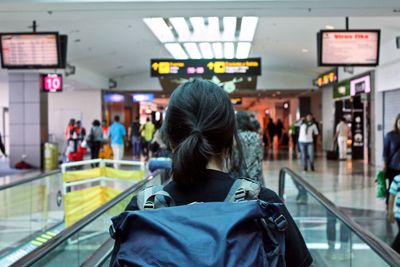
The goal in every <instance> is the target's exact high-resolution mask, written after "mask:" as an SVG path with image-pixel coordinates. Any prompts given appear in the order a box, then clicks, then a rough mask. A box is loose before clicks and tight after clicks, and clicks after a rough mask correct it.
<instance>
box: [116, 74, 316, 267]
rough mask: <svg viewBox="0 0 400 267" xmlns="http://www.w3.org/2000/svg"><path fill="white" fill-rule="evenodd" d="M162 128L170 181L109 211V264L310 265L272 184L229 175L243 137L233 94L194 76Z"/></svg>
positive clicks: (176, 93) (172, 103)
mask: <svg viewBox="0 0 400 267" xmlns="http://www.w3.org/2000/svg"><path fill="white" fill-rule="evenodd" d="M162 132H163V134H164V137H165V139H166V141H167V145H168V146H169V147H170V148H171V150H172V170H171V173H172V181H171V182H169V183H168V184H167V185H166V186H164V187H162V186H161V187H160V186H155V187H149V188H147V189H145V190H144V191H142V192H139V194H138V195H137V196H135V197H133V199H132V200H131V202H130V203H129V204H128V206H127V208H126V211H125V212H123V213H121V214H120V215H118V216H116V217H114V218H112V222H113V223H112V226H111V227H110V234H111V236H112V237H113V238H114V239H115V245H114V250H113V255H112V259H111V264H110V265H111V266H185V267H186V266H196V267H200V266H241V267H246V266H296V267H305V266H310V265H311V264H312V257H311V255H310V253H309V251H308V250H307V247H306V245H305V243H304V240H303V237H302V236H301V234H300V231H299V230H298V228H297V227H296V225H295V223H294V221H293V219H292V217H291V216H290V214H289V212H288V211H287V209H286V207H285V206H284V204H283V203H282V201H281V199H280V198H279V197H278V196H277V195H276V193H274V192H273V191H271V190H269V189H267V188H264V187H261V186H260V185H259V184H258V183H257V182H254V181H252V180H248V179H236V180H234V179H233V178H231V177H230V176H229V174H228V171H229V169H230V166H229V165H230V164H229V162H230V158H231V155H232V149H233V145H234V142H240V140H239V138H238V134H237V129H236V121H235V112H234V109H233V106H232V104H231V102H230V99H229V96H228V95H227V94H226V93H225V92H224V91H223V90H222V89H221V88H220V87H218V86H217V85H215V84H213V83H211V82H209V81H204V80H199V79H195V80H192V81H189V82H186V83H185V84H183V85H181V86H180V87H179V88H178V89H176V90H175V91H174V92H173V94H172V96H171V99H170V102H169V105H168V110H167V114H166V117H165V121H164V123H163V126H162Z"/></svg>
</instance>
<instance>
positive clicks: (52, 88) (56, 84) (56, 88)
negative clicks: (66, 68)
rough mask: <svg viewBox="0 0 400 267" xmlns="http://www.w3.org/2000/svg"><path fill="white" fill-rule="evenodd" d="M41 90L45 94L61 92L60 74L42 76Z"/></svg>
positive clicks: (61, 79)
mask: <svg viewBox="0 0 400 267" xmlns="http://www.w3.org/2000/svg"><path fill="white" fill-rule="evenodd" d="M41 78H42V89H43V91H44V92H47V93H55V92H62V85H63V82H62V81H63V77H62V75H61V74H57V73H50V74H42V76H41Z"/></svg>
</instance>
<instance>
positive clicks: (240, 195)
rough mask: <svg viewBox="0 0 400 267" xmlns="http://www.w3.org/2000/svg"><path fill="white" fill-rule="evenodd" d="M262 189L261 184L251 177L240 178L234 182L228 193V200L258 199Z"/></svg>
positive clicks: (226, 199)
mask: <svg viewBox="0 0 400 267" xmlns="http://www.w3.org/2000/svg"><path fill="white" fill-rule="evenodd" d="M260 191H261V185H260V184H259V183H257V182H255V181H253V180H251V179H247V178H239V179H236V180H235V182H234V183H233V185H232V187H231V189H230V190H229V193H228V195H227V196H226V198H225V201H227V202H238V201H243V200H252V199H258V195H259V194H260Z"/></svg>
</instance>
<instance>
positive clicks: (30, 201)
mask: <svg viewBox="0 0 400 267" xmlns="http://www.w3.org/2000/svg"><path fill="white" fill-rule="evenodd" d="M37 178H38V177H37ZM29 180H31V179H29ZM62 192H63V183H62V178H61V173H60V172H57V173H54V172H53V173H52V174H49V175H45V176H43V177H40V178H38V179H36V178H32V180H31V181H28V182H26V183H21V184H18V185H16V186H10V187H6V188H4V189H2V190H0V203H1V205H0V259H1V256H2V255H4V254H5V253H6V252H7V251H10V249H15V248H17V247H19V246H20V245H21V244H23V243H24V242H27V240H29V239H30V237H32V235H34V234H36V233H38V232H42V231H47V230H51V229H52V228H54V227H55V226H57V225H59V224H61V223H63V221H64V207H63V203H62Z"/></svg>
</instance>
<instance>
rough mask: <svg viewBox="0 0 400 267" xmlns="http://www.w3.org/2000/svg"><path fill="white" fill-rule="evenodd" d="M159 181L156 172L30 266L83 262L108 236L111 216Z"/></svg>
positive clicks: (77, 263)
mask: <svg viewBox="0 0 400 267" xmlns="http://www.w3.org/2000/svg"><path fill="white" fill-rule="evenodd" d="M160 183H161V176H160V174H157V175H156V176H155V177H154V178H153V179H152V180H150V181H149V182H147V183H144V184H143V185H142V186H141V187H138V188H137V190H135V192H133V193H131V194H130V195H128V196H127V197H125V198H124V199H123V200H122V201H120V202H118V203H116V204H115V205H113V206H112V207H110V208H109V209H107V210H106V211H105V212H104V213H102V214H101V215H100V216H98V217H97V218H95V219H94V220H93V221H91V222H90V223H88V224H87V225H86V226H84V227H83V228H82V229H80V230H79V231H78V232H76V233H75V234H73V235H72V236H71V237H69V238H68V239H66V240H64V241H63V242H62V243H61V244H60V245H58V246H57V247H56V248H55V249H52V250H51V251H50V252H49V253H47V254H46V255H44V256H43V257H42V258H41V259H40V260H39V261H37V262H35V263H34V264H33V265H31V266H65V263H66V262H68V266H79V265H81V264H83V263H84V262H85V261H86V260H87V259H88V258H89V257H90V256H91V255H92V254H93V253H94V252H95V251H96V250H98V249H99V248H100V246H101V245H102V244H104V243H105V242H106V241H107V240H108V239H109V238H110V235H109V231H108V229H109V226H110V224H111V218H112V217H113V216H115V215H118V214H120V213H121V212H123V211H124V210H125V207H126V206H127V204H128V203H129V201H130V200H131V199H132V197H133V196H135V195H136V194H137V193H138V192H139V191H141V190H142V189H144V188H145V187H148V186H150V185H155V184H160Z"/></svg>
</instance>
